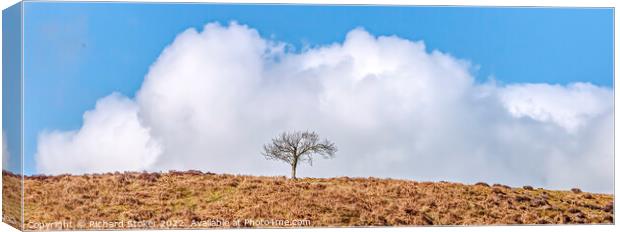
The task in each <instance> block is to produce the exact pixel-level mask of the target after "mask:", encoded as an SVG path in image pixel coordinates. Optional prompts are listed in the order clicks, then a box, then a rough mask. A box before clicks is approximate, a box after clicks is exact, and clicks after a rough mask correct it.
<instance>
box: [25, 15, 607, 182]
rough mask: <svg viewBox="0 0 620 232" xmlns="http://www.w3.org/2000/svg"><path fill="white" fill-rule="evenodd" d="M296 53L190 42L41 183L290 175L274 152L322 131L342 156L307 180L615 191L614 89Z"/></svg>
mask: <svg viewBox="0 0 620 232" xmlns="http://www.w3.org/2000/svg"><path fill="white" fill-rule="evenodd" d="M287 48H288V45H286V44H283V43H280V42H277V41H272V40H268V39H265V38H262V37H261V36H260V35H259V33H258V32H257V31H256V30H254V29H252V28H249V27H248V26H245V25H239V24H237V23H231V24H230V25H228V26H222V25H220V24H217V23H211V24H207V25H206V26H205V27H204V28H203V29H201V30H196V29H188V30H186V31H184V32H183V33H181V34H179V35H178V36H177V38H176V39H175V40H174V42H173V43H172V44H171V45H169V46H168V47H167V48H166V49H165V50H164V51H163V52H162V54H161V55H160V57H159V58H158V59H157V61H155V63H154V64H153V65H152V66H151V67H150V70H149V72H148V74H147V75H146V77H145V79H144V82H143V84H142V86H141V88H140V90H139V91H138V92H137V94H136V97H135V99H128V98H126V97H123V96H120V95H118V94H112V95H111V96H108V97H106V98H104V99H102V100H100V101H99V102H98V104H97V107H96V108H95V109H94V110H93V111H89V112H87V113H85V116H84V125H83V127H82V128H80V129H79V130H77V131H67V132H62V131H52V132H44V133H43V134H41V135H40V137H39V147H38V153H37V155H36V157H37V168H38V171H39V172H42V173H50V174H57V173H63V172H73V173H84V172H101V171H109V170H169V169H179V170H183V169H200V170H206V171H212V172H226V173H244V174H253V175H284V174H287V171H288V170H289V168H288V167H286V165H285V164H282V163H276V162H273V161H267V160H264V159H263V157H261V156H260V153H259V151H260V148H261V145H262V144H263V143H265V142H268V141H269V139H270V138H271V137H273V136H275V135H276V134H278V133H279V132H281V131H287V130H314V131H317V132H318V133H319V134H321V135H322V136H323V137H326V138H329V139H330V140H332V141H334V142H335V143H336V144H337V145H338V147H339V152H338V153H337V156H336V158H335V159H333V160H321V161H317V162H315V166H314V167H311V168H310V167H305V166H303V167H301V168H300V170H299V171H298V173H299V174H300V176H319V177H327V176H380V177H392V178H407V179H418V180H449V181H462V182H476V181H488V182H501V183H505V184H511V185H524V184H528V185H536V186H542V187H548V188H569V187H574V186H579V187H582V188H584V189H587V190H591V191H612V186H613V162H611V161H612V160H613V115H612V111H613V97H612V95H613V94H612V90H611V89H609V88H606V87H600V86H595V85H592V84H589V83H572V84H568V85H553V84H547V83H519V84H508V85H499V84H495V83H494V82H492V81H489V82H486V83H478V82H476V81H475V80H474V77H473V76H472V72H471V69H472V66H471V64H470V63H469V62H468V61H466V60H461V59H458V58H455V57H453V56H451V55H449V54H447V53H444V52H440V51H427V48H426V47H425V45H424V43H423V42H418V41H409V40H406V39H402V38H399V37H396V36H374V35H371V34H370V33H368V32H366V31H365V30H363V29H359V28H358V29H354V30H352V31H350V32H349V33H348V34H347V36H346V39H345V40H344V41H343V42H342V43H334V44H330V45H322V46H316V47H311V48H307V49H304V50H303V51H301V52H291V51H289V49H287ZM499 78H500V79H501V77H499ZM538 78H540V80H544V79H545V77H538Z"/></svg>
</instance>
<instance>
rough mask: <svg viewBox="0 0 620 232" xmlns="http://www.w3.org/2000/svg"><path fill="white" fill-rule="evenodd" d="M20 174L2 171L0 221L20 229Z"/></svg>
mask: <svg viewBox="0 0 620 232" xmlns="http://www.w3.org/2000/svg"><path fill="white" fill-rule="evenodd" d="M20 178H21V176H18V175H15V174H13V173H10V172H6V171H4V170H3V171H2V221H3V222H5V223H6V224H9V225H11V226H13V227H15V228H18V229H21V226H20V221H21V189H22V188H21V184H20Z"/></svg>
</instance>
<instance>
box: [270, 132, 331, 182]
mask: <svg viewBox="0 0 620 232" xmlns="http://www.w3.org/2000/svg"><path fill="white" fill-rule="evenodd" d="M336 151H338V148H337V147H336V145H335V144H334V143H333V142H331V141H329V140H327V139H325V140H323V141H320V138H319V135H318V134H317V133H315V132H309V131H304V132H300V131H296V132H292V133H288V132H283V133H282V134H280V135H279V136H277V137H276V138H274V139H272V140H271V143H270V144H265V145H263V151H262V155H263V156H265V158H266V159H269V160H281V161H284V162H286V163H288V164H290V165H291V167H292V177H293V178H295V172H296V168H297V164H298V163H299V162H307V163H309V164H310V165H312V159H313V156H314V155H320V156H321V157H323V158H325V159H329V158H333V157H334V156H335V154H336Z"/></svg>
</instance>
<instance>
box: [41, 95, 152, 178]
mask: <svg viewBox="0 0 620 232" xmlns="http://www.w3.org/2000/svg"><path fill="white" fill-rule="evenodd" d="M160 154H161V148H160V145H159V144H158V143H157V142H155V141H154V140H153V139H152V138H151V137H150V135H149V129H148V128H146V127H144V126H143V125H142V124H141V122H140V119H139V118H138V106H137V105H136V104H135V103H134V102H133V101H132V100H130V99H127V98H125V97H123V96H121V95H119V94H117V93H113V94H111V95H109V96H107V97H105V98H102V99H100V100H99V101H97V105H96V107H95V109H94V110H92V111H88V112H86V113H84V125H83V126H82V128H80V130H78V131H68V132H62V131H52V132H43V133H41V134H40V135H39V143H38V153H37V154H36V161H37V170H38V171H39V172H42V173H46V174H61V173H78V174H79V173H90V172H110V171H116V170H134V171H137V170H144V169H146V168H148V167H149V166H150V165H152V164H153V163H154V162H155V160H156V159H157V157H158V156H159V155H160Z"/></svg>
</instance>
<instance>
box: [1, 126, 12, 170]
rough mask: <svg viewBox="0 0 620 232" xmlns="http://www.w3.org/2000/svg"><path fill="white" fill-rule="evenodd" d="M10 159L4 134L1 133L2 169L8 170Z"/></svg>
mask: <svg viewBox="0 0 620 232" xmlns="http://www.w3.org/2000/svg"><path fill="white" fill-rule="evenodd" d="M10 157H11V154H10V153H9V149H8V145H7V142H6V133H4V131H2V169H4V170H8V168H9V160H10Z"/></svg>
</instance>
